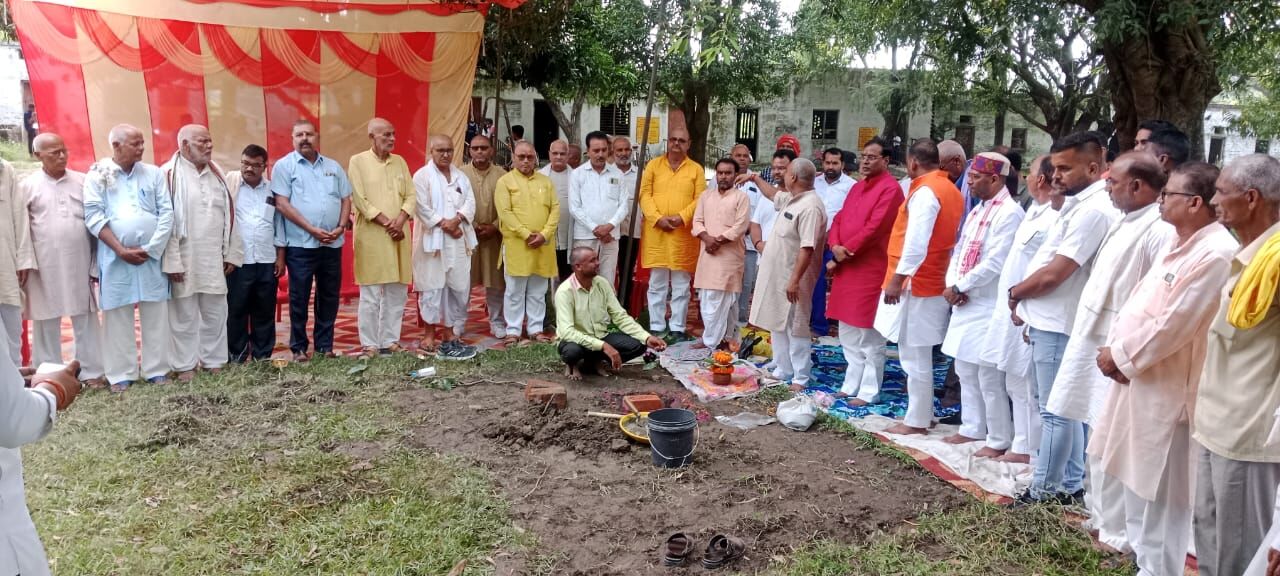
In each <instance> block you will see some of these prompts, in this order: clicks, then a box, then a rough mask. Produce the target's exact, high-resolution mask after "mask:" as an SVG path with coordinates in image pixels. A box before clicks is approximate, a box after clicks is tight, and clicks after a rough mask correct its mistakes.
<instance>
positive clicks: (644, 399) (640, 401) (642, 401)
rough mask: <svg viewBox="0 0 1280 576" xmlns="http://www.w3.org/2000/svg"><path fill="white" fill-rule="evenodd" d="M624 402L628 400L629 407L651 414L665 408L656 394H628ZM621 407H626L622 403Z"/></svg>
mask: <svg viewBox="0 0 1280 576" xmlns="http://www.w3.org/2000/svg"><path fill="white" fill-rule="evenodd" d="M624 399H625V400H630V401H631V405H632V406H635V407H636V410H637V411H639V412H653V411H654V410H661V409H663V408H665V406H663V404H662V398H659V397H658V396H657V395H656V394H629V395H627V396H626V397H625V398H624ZM623 406H626V404H625V403H624V404H623Z"/></svg>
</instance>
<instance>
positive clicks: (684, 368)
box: [658, 341, 783, 402]
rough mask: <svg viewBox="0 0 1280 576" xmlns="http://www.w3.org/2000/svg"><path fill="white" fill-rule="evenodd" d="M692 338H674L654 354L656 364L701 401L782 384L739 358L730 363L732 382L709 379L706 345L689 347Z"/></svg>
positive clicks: (754, 391)
mask: <svg viewBox="0 0 1280 576" xmlns="http://www.w3.org/2000/svg"><path fill="white" fill-rule="evenodd" d="M694 344H695V342H694V341H689V342H676V343H675V344H672V345H670V346H667V349H666V350H664V351H662V353H661V354H659V355H658V365H659V366H662V368H664V369H665V370H666V371H667V372H670V373H671V376H672V377H674V378H675V379H676V380H677V381H679V382H680V384H682V385H683V386H684V387H685V389H687V390H688V391H690V392H692V393H693V394H694V395H695V396H697V397H698V400H699V401H701V402H711V401H714V400H727V399H730V398H745V397H747V396H753V395H755V394H756V393H758V392H760V390H762V389H763V388H766V387H769V386H778V385H781V384H783V382H779V381H777V380H775V379H773V378H768V377H767V376H768V373H767V372H765V371H763V370H761V369H759V368H757V367H755V366H753V365H752V364H750V363H749V362H746V361H740V362H739V363H737V364H735V365H734V367H733V382H732V383H731V384H728V385H726V386H720V385H717V384H713V383H712V382H711V373H710V372H709V371H708V370H707V369H706V368H707V362H706V361H707V358H708V357H710V356H711V349H710V348H701V349H697V348H693V347H692V346H693V345H694Z"/></svg>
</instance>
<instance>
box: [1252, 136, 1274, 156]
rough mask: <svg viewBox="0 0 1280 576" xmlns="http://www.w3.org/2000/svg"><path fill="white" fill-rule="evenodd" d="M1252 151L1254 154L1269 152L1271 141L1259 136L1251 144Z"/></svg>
mask: <svg viewBox="0 0 1280 576" xmlns="http://www.w3.org/2000/svg"><path fill="white" fill-rule="evenodd" d="M1253 152H1254V153H1255V154H1270V153H1271V141H1270V140H1264V139H1261V138H1259V139H1258V141H1257V143H1255V144H1254V145H1253Z"/></svg>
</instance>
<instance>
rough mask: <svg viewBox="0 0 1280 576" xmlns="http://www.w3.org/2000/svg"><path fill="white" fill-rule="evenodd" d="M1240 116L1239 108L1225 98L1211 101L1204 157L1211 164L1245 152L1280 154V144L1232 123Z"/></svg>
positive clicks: (1206, 125)
mask: <svg viewBox="0 0 1280 576" xmlns="http://www.w3.org/2000/svg"><path fill="white" fill-rule="evenodd" d="M1239 116H1240V108H1239V107H1238V106H1236V105H1234V104H1230V103H1227V102H1225V101H1215V102H1213V103H1211V104H1209V109H1208V110H1205V113H1204V150H1205V153H1204V157H1205V160H1206V161H1208V162H1209V163H1210V164H1218V165H1220V166H1221V165H1222V164H1223V163H1224V162H1226V161H1229V160H1231V159H1232V158H1236V157H1239V156H1244V155H1245V154H1254V153H1259V154H1270V155H1272V156H1276V157H1280V144H1273V143H1272V141H1271V140H1267V139H1258V138H1256V137H1254V136H1252V135H1250V134H1244V133H1241V132H1239V131H1238V130H1236V129H1235V128H1233V127H1232V124H1234V122H1235V120H1236V119H1237V118H1239Z"/></svg>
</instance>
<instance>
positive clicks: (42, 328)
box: [31, 312, 103, 380]
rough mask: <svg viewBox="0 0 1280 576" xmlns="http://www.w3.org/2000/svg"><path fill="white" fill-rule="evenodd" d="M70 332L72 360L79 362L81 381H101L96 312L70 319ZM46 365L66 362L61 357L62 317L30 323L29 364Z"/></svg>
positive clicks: (100, 356)
mask: <svg viewBox="0 0 1280 576" xmlns="http://www.w3.org/2000/svg"><path fill="white" fill-rule="evenodd" d="M71 331H72V333H73V334H74V335H75V344H74V345H73V346H74V347H73V348H72V351H71V352H72V353H71V357H72V358H74V359H76V360H79V361H80V379H81V380H92V379H94V378H101V377H102V376H103V371H102V324H101V323H99V322H98V313H97V312H89V313H86V314H80V315H79V316H72V317H71ZM45 362H50V363H53V364H65V363H66V360H65V359H64V358H63V356H62V319H61V318H50V319H48V320H35V321H32V322H31V364H32V365H33V366H39V365H40V364H43V363H45Z"/></svg>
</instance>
